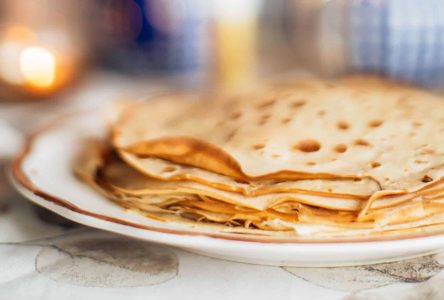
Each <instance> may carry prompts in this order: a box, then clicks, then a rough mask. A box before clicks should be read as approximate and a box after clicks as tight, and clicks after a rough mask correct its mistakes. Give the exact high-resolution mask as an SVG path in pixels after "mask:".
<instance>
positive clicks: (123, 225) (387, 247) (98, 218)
mask: <svg viewBox="0 0 444 300" xmlns="http://www.w3.org/2000/svg"><path fill="white" fill-rule="evenodd" d="M102 120H103V119H102V116H101V115H100V114H99V113H98V112H88V113H82V114H74V115H71V116H68V117H65V118H63V119H62V120H60V121H58V122H56V123H55V124H52V125H51V126H49V127H47V128H45V129H43V130H40V131H39V132H38V133H36V134H34V135H33V136H32V137H31V138H30V139H29V140H28V141H27V143H26V145H25V148H24V149H23V151H22V153H21V154H20V155H19V156H18V157H17V158H16V159H15V161H14V164H13V168H12V181H13V183H14V185H15V186H16V187H17V189H18V190H19V191H20V192H21V193H22V194H23V195H24V196H25V197H27V198H28V199H30V200H31V201H32V202H34V203H36V204H38V205H41V206H43V207H45V208H47V209H49V210H51V211H53V212H55V213H57V214H59V215H61V216H63V217H65V218H68V219H70V220H72V221H75V222H78V223H81V224H84V225H88V226H91V227H95V228H100V229H103V230H107V231H111V232H115V233H119V234H122V235H126V236H130V237H134V238H138V239H142V240H147V241H152V242H158V243H163V244H168V245H172V246H177V247H180V248H183V249H186V250H190V251H193V252H197V253H201V254H204V255H208V256H212V257H217V258H223V259H228V260H235V261H240V262H247V263H254V264H269V265H281V266H345V265H360V264H369V263H379V262H388V261H395V260H400V259H403V258H411V257H415V256H420V255H425V254H430V253H435V252H438V251H439V250H440V249H441V248H444V235H443V232H442V231H441V232H428V233H423V234H422V235H420V234H416V235H415V236H412V235H410V236H398V237H396V239H395V238H393V237H391V238H385V239H384V240H374V239H373V240H371V239H361V240H356V239H355V240H329V241H325V240H324V241H321V242H320V241H315V240H313V239H312V240H309V239H307V238H303V239H302V238H297V237H296V238H285V239H283V238H270V237H262V236H255V235H241V234H230V233H216V234H214V233H210V232H207V231H206V229H202V228H200V229H197V228H193V227H190V226H188V225H183V224H182V225H181V224H175V223H165V222H160V221H156V220H152V219H148V218H144V217H142V216H139V215H137V214H134V213H131V212H127V211H125V210H124V209H123V208H122V207H120V206H118V205H116V204H114V203H113V202H111V201H109V200H108V199H106V198H104V197H103V196H101V195H100V194H98V193H97V192H95V191H94V190H92V189H91V188H90V187H88V186H87V185H85V184H83V183H82V182H80V181H79V180H77V179H76V177H75V176H74V175H73V173H72V161H73V158H74V157H75V156H76V154H77V153H78V151H79V147H81V145H82V142H83V141H84V140H85V139H87V138H89V137H91V136H103V135H104V134H105V132H106V128H105V126H104V124H103V121H102Z"/></svg>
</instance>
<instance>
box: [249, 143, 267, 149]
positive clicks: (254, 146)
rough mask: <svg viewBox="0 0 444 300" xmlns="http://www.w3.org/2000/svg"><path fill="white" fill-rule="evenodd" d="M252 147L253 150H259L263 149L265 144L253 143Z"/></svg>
mask: <svg viewBox="0 0 444 300" xmlns="http://www.w3.org/2000/svg"><path fill="white" fill-rule="evenodd" d="M252 148H253V149H254V150H260V149H264V148H265V145H264V144H255V145H253V146H252Z"/></svg>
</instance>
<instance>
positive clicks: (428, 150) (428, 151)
mask: <svg viewBox="0 0 444 300" xmlns="http://www.w3.org/2000/svg"><path fill="white" fill-rule="evenodd" d="M435 153H436V151H435V150H433V149H432V148H424V149H421V151H419V154H421V155H426V154H435Z"/></svg>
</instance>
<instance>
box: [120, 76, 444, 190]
mask: <svg viewBox="0 0 444 300" xmlns="http://www.w3.org/2000/svg"><path fill="white" fill-rule="evenodd" d="M113 144H114V147H116V148H117V149H119V150H120V151H122V152H126V153H129V154H132V155H136V156H138V157H155V158H160V159H164V160H166V161H171V162H173V163H178V164H183V165H189V166H194V167H197V168H200V169H204V170H208V171H211V172H215V173H218V174H223V175H226V176H230V177H234V178H243V179H246V180H251V179H260V178H274V179H301V178H324V179H326V178H344V177H349V178H353V177H355V178H356V177H360V178H365V177H371V178H373V179H374V180H376V181H377V182H378V183H379V185H380V186H381V188H382V189H385V190H415V189H419V188H421V187H424V186H425V185H428V184H430V183H432V182H434V181H436V180H438V179H439V178H441V177H442V176H443V175H444V160H443V157H444V102H443V101H442V99H441V97H440V96H438V95H435V94H433V93H429V92H425V91H422V90H418V89H414V88H412V87H407V86H402V85H399V84H395V83H390V82H386V81H382V80H379V79H375V78H368V77H356V78H349V79H346V80H341V81H320V80H314V79H309V80H301V79H298V80H293V81H292V80H289V81H286V82H271V83H267V84H264V85H262V86H259V87H257V88H255V89H253V90H251V91H247V92H243V93H240V94H237V95H235V96H233V95H231V96H226V95H225V96H221V95H219V96H209V95H172V96H163V97H159V98H158V99H153V100H151V101H147V102H143V103H140V104H138V105H135V106H133V107H131V108H129V109H127V110H125V111H124V112H123V113H122V115H121V116H120V118H119V120H118V121H117V122H116V123H115V124H114V126H113Z"/></svg>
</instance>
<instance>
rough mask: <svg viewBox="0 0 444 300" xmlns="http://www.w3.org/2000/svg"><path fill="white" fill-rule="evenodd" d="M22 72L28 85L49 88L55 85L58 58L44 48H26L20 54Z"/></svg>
mask: <svg viewBox="0 0 444 300" xmlns="http://www.w3.org/2000/svg"><path fill="white" fill-rule="evenodd" d="M20 71H21V73H22V75H23V78H24V80H25V82H26V83H27V84H29V85H31V86H34V87H36V88H48V87H50V86H51V85H52V84H53V83H54V79H55V71H56V58H55V56H54V54H53V53H51V51H49V50H48V49H45V48H42V47H28V48H25V49H23V50H22V52H21V53H20Z"/></svg>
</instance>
